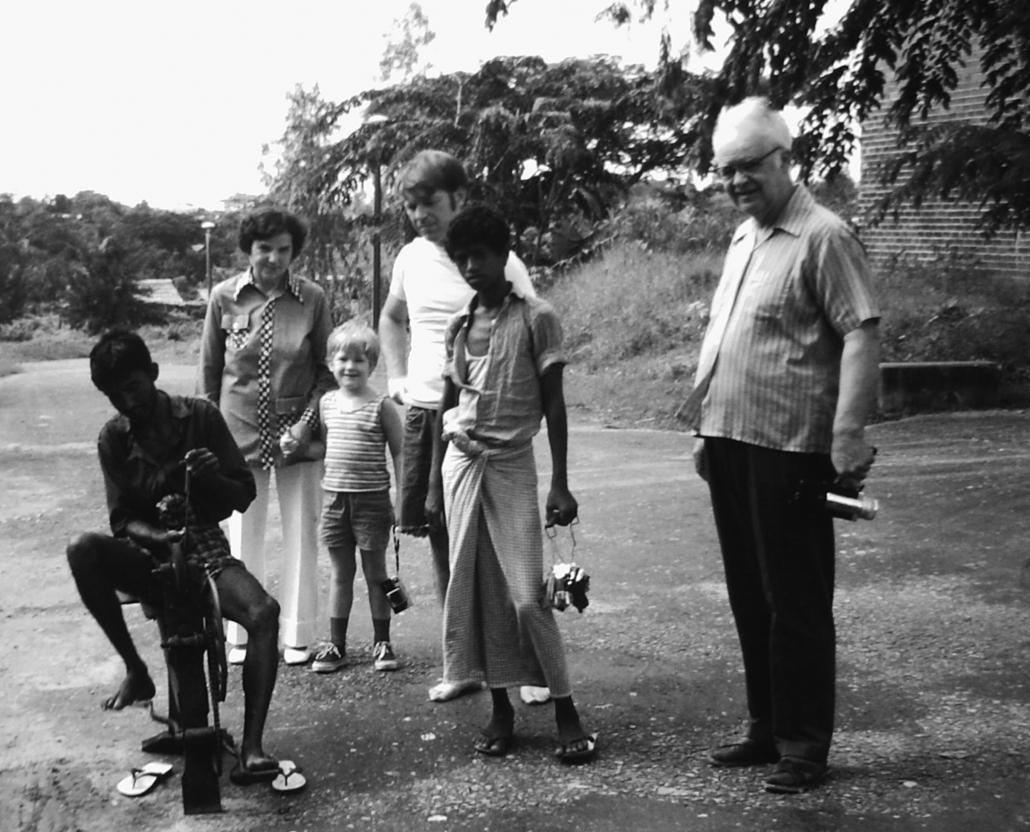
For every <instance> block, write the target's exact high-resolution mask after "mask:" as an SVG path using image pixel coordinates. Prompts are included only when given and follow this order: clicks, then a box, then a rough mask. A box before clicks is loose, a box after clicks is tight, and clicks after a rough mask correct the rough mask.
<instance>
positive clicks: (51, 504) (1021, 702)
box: [0, 361, 1030, 832]
mask: <svg viewBox="0 0 1030 832" xmlns="http://www.w3.org/2000/svg"><path fill="white" fill-rule="evenodd" d="M162 374H163V376H162V380H163V383H164V384H165V386H166V387H167V388H168V389H171V390H175V391H180V392H186V391H188V390H189V388H190V386H191V379H192V371H191V369H190V368H186V367H166V368H162ZM109 412H110V408H109V405H108V404H107V403H106V401H105V400H103V399H102V397H100V396H99V394H97V393H96V391H95V390H93V389H92V387H91V386H90V385H89V381H88V373H87V371H86V369H85V363H84V362H82V361H70V362H54V363H51V364H41V365H33V366H31V367H30V368H29V369H28V371H27V372H25V373H23V374H21V375H15V376H11V377H8V378H4V379H0V460H2V463H3V470H4V473H5V477H4V480H3V485H2V486H0V489H2V492H0V493H2V498H0V540H2V541H3V543H2V544H0V545H2V546H3V557H0V628H2V629H0V635H2V643H3V648H2V652H0V672H2V678H3V680H4V682H5V685H4V690H5V696H4V697H3V698H2V699H0V738H2V739H0V742H2V748H3V752H2V757H0V829H4V830H7V829H11V830H19V832H20V830H33V831H34V832H35V830H45V832H65V830H67V831H68V832H71V830H83V831H84V832H93V831H94V830H98V831H99V830H113V829H129V828H131V829H135V830H137V832H151V831H152V830H153V831H155V832H156V830H180V829H181V830H186V829H189V830H193V829H204V830H205V832H230V831H231V832H235V830H258V829H260V830H313V831H314V832H321V830H337V829H358V830H397V829H404V830H419V829H432V830H478V829H490V830H506V832H507V830H514V831H515V832H518V830H534V831H536V830H545V832H546V830H569V829H575V830H600V831H601V832H605V831H606V830H613V832H614V830H629V829H648V830H673V829H685V828H689V829H695V830H726V829H745V830H764V829H783V830H797V829H804V830H827V831H828V830H858V829H870V830H916V829H926V830H955V831H956V832H958V830H963V832H965V830H967V829H968V828H969V827H973V826H975V827H976V828H979V829H983V830H992V832H994V830H1003V831H1004V830H1018V829H1027V828H1030V765H1028V763H1030V676H1028V672H1027V667H1028V663H1030V636H1028V633H1030V605H1028V601H1030V575H1027V574H1026V570H1025V569H1024V563H1025V561H1027V559H1028V558H1030V549H1028V547H1027V541H1028V540H1030V488H1028V486H1027V482H1028V481H1030V442H1028V439H1030V418H1028V414H1027V413H1026V412H998V413H979V414H956V415H948V416H937V417H926V418H916V419H910V420H906V421H903V422H896V423H891V424H884V425H878V426H876V427H875V428H874V430H873V433H874V434H875V443H876V444H877V445H878V446H879V448H880V455H879V459H878V462H877V465H876V468H875V470H874V474H873V478H872V481H871V483H870V492H871V493H873V494H874V495H875V496H877V497H878V498H879V499H880V500H881V503H882V511H881V516H880V517H879V518H877V520H875V521H873V522H869V523H857V524H842V525H841V526H840V527H839V535H838V538H839V549H840V555H839V559H838V596H837V614H838V631H839V641H840V661H839V673H838V675H839V680H840V681H839V706H838V714H839V719H838V723H839V730H838V733H837V738H836V742H835V745H834V749H833V752H832V754H831V765H832V767H833V777H832V779H831V781H830V782H829V783H828V784H827V785H826V786H825V787H824V788H823V789H821V790H819V791H817V792H814V793H811V794H809V795H804V796H802V797H799V798H787V799H785V798H782V797H774V796H772V795H766V794H765V793H763V792H762V791H761V789H760V784H761V771H745V772H741V771H717V770H713V769H711V768H710V767H709V766H708V765H706V764H705V762H704V751H705V749H706V748H707V747H708V745H710V744H712V743H713V742H715V741H717V740H719V739H722V738H725V737H728V736H732V735H733V734H734V733H735V732H736V731H737V729H738V728H739V726H740V725H741V720H742V718H743V716H744V705H743V691H742V677H741V672H740V662H739V659H738V653H737V645H736V640H735V636H734V633H733V628H732V620H731V618H730V615H729V611H728V608H727V605H726V600H725V590H724V587H723V583H722V576H721V567H720V564H719V559H718V550H717V547H716V543H715V537H714V531H713V529H712V524H711V519H710V515H709V510H708V504H707V500H706V497H705V493H704V489H703V488H702V484H701V483H700V482H699V481H698V480H697V479H696V478H695V477H694V476H693V475H692V473H691V470H690V463H689V453H688V450H689V439H688V437H686V436H683V435H681V434H675V433H664V432H657V431H636V430H605V429H603V428H601V427H598V426H583V425H576V424H574V425H573V437H572V451H571V465H570V467H571V476H572V485H573V490H574V492H575V493H576V494H577V496H578V498H579V500H580V503H581V505H582V520H583V522H582V524H581V526H580V527H579V531H578V534H577V537H578V540H579V547H578V549H577V558H578V559H579V561H580V562H581V563H583V564H584V565H585V566H586V567H587V569H588V571H589V572H590V573H591V575H592V577H593V589H592V592H591V604H590V607H589V608H588V609H587V611H586V612H585V613H584V614H583V615H577V614H576V613H575V612H566V613H564V614H563V615H562V617H561V626H562V629H563V632H564V634H565V636H566V639H567V643H568V646H569V652H570V658H571V665H572V673H573V679H574V684H575V685H576V689H577V694H576V698H577V702H578V703H579V704H580V706H581V708H582V710H583V713H584V715H585V718H586V719H587V720H588V721H589V724H590V725H591V726H592V727H593V728H594V729H595V730H598V731H599V732H600V734H601V749H602V751H601V754H600V756H599V758H598V760H597V761H596V762H595V763H594V764H593V765H591V766H589V767H583V768H578V769H565V768H562V767H560V766H559V765H558V764H556V763H555V762H554V761H553V760H552V759H551V757H550V750H551V746H552V744H553V725H552V720H551V714H550V710H549V708H527V707H520V708H519V711H518V719H517V723H516V730H517V732H518V735H519V738H520V740H521V742H520V744H519V746H518V750H517V752H516V753H515V754H514V755H513V756H512V757H510V758H508V759H506V760H504V761H491V760H484V759H475V758H474V757H473V755H472V754H471V753H470V742H471V738H472V736H473V734H474V732H475V730H476V726H478V725H479V723H480V722H481V721H483V719H484V714H485V712H486V710H487V707H488V705H487V702H486V701H485V697H484V696H473V697H467V698H465V699H462V700H459V701H457V702H454V703H450V704H447V705H438V704H433V703H430V702H428V701H427V700H426V696H425V692H426V688H427V687H428V686H429V685H430V684H432V683H433V682H434V681H435V679H436V677H437V676H438V675H439V673H440V667H439V647H438V638H439V623H440V622H439V614H438V612H437V610H436V608H435V603H434V601H433V598H432V587H431V578H430V575H429V570H428V568H427V564H426V558H425V552H424V550H423V549H422V548H420V546H419V545H417V544H406V545H405V546H404V548H403V549H402V557H403V558H404V563H405V574H406V580H407V582H408V584H409V588H410V589H411V591H412V594H413V595H414V596H415V598H416V605H415V606H414V608H413V609H411V610H410V611H409V612H406V613H404V614H403V615H402V616H400V617H399V618H398V620H397V622H396V625H395V632H396V642H395V643H396V645H397V648H398V651H399V652H400V654H401V656H402V658H403V659H404V660H405V666H404V668H403V669H402V670H401V671H399V672H398V673H396V674H389V675H385V676H384V675H380V674H375V673H374V672H373V671H372V670H371V665H370V660H369V659H368V658H367V657H365V658H364V659H363V660H362V661H360V662H359V663H357V664H356V665H355V666H352V667H350V668H348V669H347V670H345V671H344V672H341V673H339V674H335V675H332V676H329V677H320V676H316V675H315V674H312V673H310V672H307V671H300V670H296V669H293V668H286V667H283V668H282V670H281V673H280V682H279V685H278V687H277V691H276V698H275V701H274V703H273V710H272V714H271V718H270V727H269V737H268V747H269V750H270V751H273V752H275V753H278V754H280V755H282V756H288V757H291V758H293V759H295V760H297V761H299V762H301V763H302V764H303V765H304V767H305V769H306V771H307V773H308V776H309V779H310V787H309V789H308V790H307V791H306V792H305V793H304V794H303V795H300V796H297V797H293V798H289V799H284V798H281V797H279V796H278V795H274V794H272V793H271V791H269V790H266V789H265V788H264V787H259V786H255V787H250V788H248V789H243V788H239V787H236V786H233V785H231V784H229V783H228V782H227V780H226V779H224V778H223V790H222V802H223V806H224V809H225V812H224V813H223V814H221V815H217V816H206V817H203V818H196V817H191V818H187V817H184V816H183V814H182V806H181V798H180V793H179V778H178V776H177V775H178V774H181V760H176V759H175V758H168V759H169V760H170V761H171V762H173V763H174V764H175V765H176V776H173V777H172V779H171V780H170V781H169V782H168V783H165V784H163V785H161V786H159V787H158V788H156V789H155V790H154V791H153V792H152V793H150V794H149V795H147V796H145V797H143V798H140V799H137V800H131V799H128V798H123V797H121V796H120V795H118V794H117V792H116V791H115V789H114V785H115V783H116V782H117V781H118V780H119V779H120V778H121V777H123V776H124V774H125V772H126V771H127V770H128V769H129V768H130V767H131V766H133V765H140V764H142V763H144V762H146V760H147V757H146V756H145V755H143V754H142V753H141V752H140V751H139V741H140V740H141V739H142V738H143V737H145V736H147V735H149V734H151V733H154V732H155V731H156V730H157V727H156V726H154V725H153V724H152V723H150V722H149V721H148V719H147V717H146V715H145V714H144V713H143V712H142V711H140V710H138V709H137V710H132V711H131V712H128V713H121V714H109V713H104V712H102V711H100V709H99V703H100V700H101V698H102V696H103V695H105V694H106V693H107V692H109V691H110V690H111V689H112V687H113V686H114V685H115V684H116V683H117V681H118V679H119V678H120V668H119V665H118V662H117V660H115V659H113V658H112V655H111V651H110V649H109V648H108V646H107V645H106V643H105V642H104V640H103V638H102V636H101V634H100V632H99V630H98V629H97V628H96V626H95V625H94V624H93V622H92V621H91V620H90V619H89V617H88V615H87V614H86V613H85V612H84V610H83V609H82V608H81V605H80V604H79V602H78V599H77V597H76V594H75V590H74V587H73V586H72V584H71V581H70V577H69V575H68V572H67V567H66V565H65V563H64V558H63V547H64V545H65V542H66V541H67V539H68V538H69V537H70V535H72V534H73V533H74V532H76V531H77V530H83V529H100V528H103V527H104V524H105V512H104V509H103V493H102V487H101V483H100V478H99V473H98V471H97V466H96V461H95V451H94V441H95V436H96V434H97V431H98V429H99V426H100V424H101V423H102V421H103V420H104V418H106V416H107V414H108V413H109ZM273 542H274V540H273ZM322 568H323V570H327V565H326V564H325V563H324V562H323V565H322ZM1021 580H1022V583H1021ZM270 588H271V589H272V590H273V592H274V590H275V582H274V581H273V583H272V585H271V587H270ZM357 595H358V596H359V597H360V595H361V592H360V591H359V592H358V593H357ZM129 617H130V624H131V626H132V629H133V632H134V633H135V635H136V636H137V638H138V640H139V642H140V644H141V645H142V647H143V652H144V654H145V656H146V657H147V658H148V660H149V661H150V662H151V664H152V666H154V667H158V668H159V667H160V662H161V658H160V649H159V647H158V645H157V639H156V633H155V632H154V631H155V629H156V628H155V627H154V626H153V624H152V623H150V622H147V621H145V620H144V619H143V618H142V616H141V615H140V614H139V613H138V612H137V611H130V613H129ZM366 618H367V616H366V615H365V614H364V609H363V607H362V605H361V603H360V601H359V603H358V605H357V606H356V607H355V616H354V619H355V623H354V630H355V632H354V640H355V642H356V643H358V644H360V642H361V640H363V639H368V638H369V637H370V629H371V628H370V625H369V624H368V622H367V620H365V619H366ZM229 685H230V692H229V701H228V702H227V703H226V704H225V705H224V706H223V709H222V711H223V723H224V724H225V725H226V726H227V727H228V728H229V730H230V731H233V732H235V733H238V730H239V725H240V718H241V714H240V707H241V702H240V700H241V694H240V678H239V671H238V670H235V669H234V670H233V671H232V673H231V677H230V683H229ZM158 705H159V706H163V696H162V697H159V701H158Z"/></svg>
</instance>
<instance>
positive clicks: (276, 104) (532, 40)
mask: <svg viewBox="0 0 1030 832" xmlns="http://www.w3.org/2000/svg"><path fill="white" fill-rule="evenodd" d="M610 1H611V0H517V2H515V3H514V4H513V6H512V13H511V14H510V15H509V16H507V17H505V18H502V19H501V20H500V22H499V23H498V25H497V27H496V28H495V29H494V31H493V32H489V31H487V30H486V28H485V27H484V25H483V18H484V9H485V6H486V0H422V2H421V6H422V9H423V12H424V13H425V15H426V16H427V17H428V20H429V27H430V29H431V30H432V31H434V32H435V33H436V40H435V41H434V42H433V43H432V44H431V45H430V47H429V48H428V49H427V50H426V52H425V57H426V59H427V60H428V61H429V63H430V64H431V65H432V66H433V67H435V68H436V69H437V70H440V71H445V72H446V71H454V70H459V69H462V70H468V71H474V70H475V69H477V68H478V67H479V66H480V64H481V63H482V62H483V61H484V60H487V59H489V58H491V57H494V56H496V55H516V54H523V55H541V56H542V57H543V58H544V59H545V60H548V61H556V60H560V59H562V58H565V57H570V56H574V57H587V56H589V55H592V54H598V53H607V54H612V55H618V56H620V57H622V58H623V59H624V60H625V61H626V62H633V63H644V64H647V65H649V66H653V65H654V63H655V58H656V55H657V50H658V30H657V28H656V27H655V26H654V25H649V26H645V25H643V24H639V23H636V24H633V25H631V26H630V27H629V29H628V30H624V29H616V28H615V27H613V26H612V25H611V24H610V23H607V22H595V18H596V16H597V13H598V11H599V10H601V9H603V8H604V7H605V6H607V5H609V3H610ZM410 2H411V0H372V1H371V2H367V0H292V2H289V3H287V2H283V0H178V2H176V3H157V2H154V0H26V2H21V3H17V4H11V6H10V7H9V8H7V9H6V10H5V12H4V29H5V34H6V36H7V37H6V38H5V41H6V43H5V46H4V48H3V50H0V93H2V102H3V105H4V109H5V110H6V116H7V117H6V119H5V122H6V123H5V127H4V129H3V130H2V131H0V193H11V194H14V195H15V197H16V198H17V197H21V196H31V197H34V198H36V199H42V198H45V197H53V196H55V195H57V194H66V195H69V196H71V195H73V194H75V193H77V192H79V191H83V190H92V191H96V192H98V193H102V194H106V195H107V196H108V197H110V198H111V199H114V200H115V201H117V202H121V203H123V204H126V205H130V206H132V205H136V204H138V203H139V202H143V201H145V202H147V203H148V204H149V205H151V206H152V207H155V208H164V209H169V210H193V209H209V210H217V209H219V208H221V202H222V200H223V199H226V198H228V197H230V196H232V195H234V194H237V193H244V194H260V193H262V192H263V190H264V189H263V186H262V182H261V177H260V173H259V166H260V164H261V163H262V161H264V162H265V163H266V165H268V166H269V167H271V164H272V162H273V161H274V157H268V156H263V154H262V148H263V146H265V145H272V146H273V149H274V145H275V142H276V141H277V140H278V139H279V138H280V137H281V136H282V133H283V130H284V127H285V118H286V113H287V109H288V102H287V94H288V93H289V92H290V91H291V90H293V89H294V88H295V87H296V85H297V84H300V85H302V86H304V87H305V88H309V89H310V88H312V87H313V86H314V85H316V84H317V85H318V87H319V90H320V91H321V93H322V97H323V98H326V99H328V100H331V101H338V100H341V99H343V98H345V97H347V96H348V95H351V94H353V93H357V92H360V91H361V90H363V89H367V88H369V87H371V86H374V85H375V84H376V83H377V82H378V75H379V60H380V58H381V56H382V53H383V49H384V47H385V45H386V43H387V42H388V36H389V34H390V33H391V32H392V31H393V30H394V27H395V21H397V20H398V19H400V18H402V17H403V16H404V14H405V12H406V11H407V9H408V6H409V5H410ZM673 23H674V25H676V26H679V25H680V22H679V21H673ZM684 31H685V29H684ZM673 34H674V37H682V38H685V35H682V36H680V34H679V32H678V31H677V30H676V29H674V30H673Z"/></svg>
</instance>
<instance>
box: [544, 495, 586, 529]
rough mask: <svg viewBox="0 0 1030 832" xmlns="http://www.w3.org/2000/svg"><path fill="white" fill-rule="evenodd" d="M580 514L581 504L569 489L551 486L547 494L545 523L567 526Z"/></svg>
mask: <svg viewBox="0 0 1030 832" xmlns="http://www.w3.org/2000/svg"><path fill="white" fill-rule="evenodd" d="M578 514H579V504H578V503H577V502H576V498H575V497H573V496H572V494H571V493H570V492H569V490H568V489H562V488H553V487H552V488H551V490H550V492H549V493H548V495H547V503H546V519H545V521H544V523H545V525H548V526H553V525H555V524H557V525H559V526H567V525H569V523H571V522H572V521H573V520H575V519H576V517H577V515H578Z"/></svg>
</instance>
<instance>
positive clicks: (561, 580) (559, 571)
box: [544, 563, 590, 612]
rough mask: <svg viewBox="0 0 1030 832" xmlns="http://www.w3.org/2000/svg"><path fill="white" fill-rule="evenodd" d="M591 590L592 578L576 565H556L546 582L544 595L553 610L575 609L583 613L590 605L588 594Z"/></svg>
mask: <svg viewBox="0 0 1030 832" xmlns="http://www.w3.org/2000/svg"><path fill="white" fill-rule="evenodd" d="M589 590H590V576H589V575H587V573H586V571H585V570H583V569H582V568H581V567H579V566H577V565H576V564H574V563H556V564H554V566H553V567H552V568H551V574H550V575H548V576H547V580H546V581H545V582H544V594H545V597H546V599H547V602H548V604H550V606H551V607H552V608H553V609H556V610H564V609H565V608H566V607H575V608H576V609H577V610H578V611H579V612H583V610H585V609H586V608H587V606H588V605H589V604H590V601H589V600H587V592H588V591H589Z"/></svg>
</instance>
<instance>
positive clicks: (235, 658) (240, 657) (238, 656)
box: [225, 645, 247, 664]
mask: <svg viewBox="0 0 1030 832" xmlns="http://www.w3.org/2000/svg"><path fill="white" fill-rule="evenodd" d="M225 660H226V661H227V662H229V664H243V663H244V662H245V661H246V660H247V646H246V645H244V646H243V647H230V648H229V653H228V654H227V655H226V657H225Z"/></svg>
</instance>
